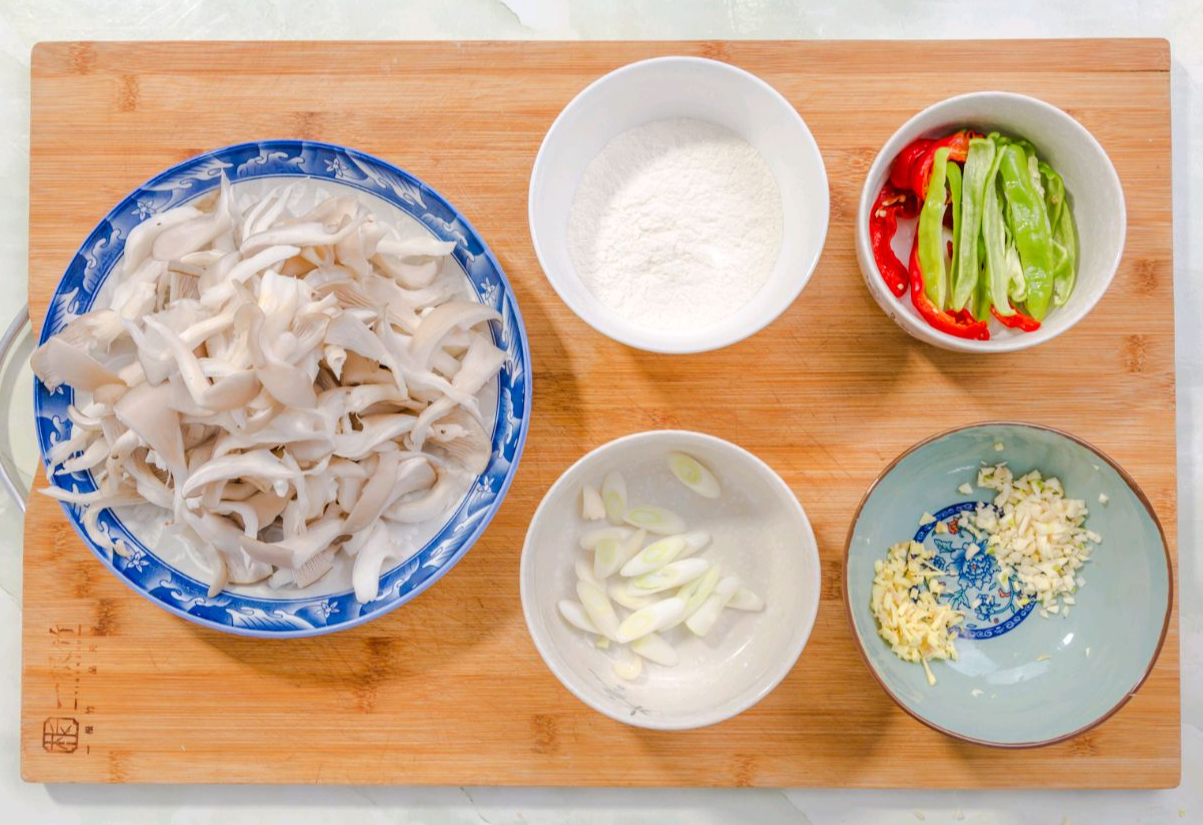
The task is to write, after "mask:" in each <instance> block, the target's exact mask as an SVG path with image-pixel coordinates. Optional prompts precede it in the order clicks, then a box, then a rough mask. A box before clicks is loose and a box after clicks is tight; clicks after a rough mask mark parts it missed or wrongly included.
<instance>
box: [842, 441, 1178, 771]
mask: <svg viewBox="0 0 1203 825" xmlns="http://www.w3.org/2000/svg"><path fill="white" fill-rule="evenodd" d="M984 427H1019V428H1026V429H1030V430H1042V431H1044V432H1048V433H1052V434H1053V435H1058V436H1061V437H1062V438H1066V439H1068V440H1070V441H1073V442H1075V443H1077V444H1078V445H1080V446H1082V447H1085V448H1086V449H1087V450H1090V451H1091V452H1092V453H1094V454H1095V455H1097V456H1098V457H1099V458H1100V459H1102V460H1103V461H1105V462H1106V463H1107V464H1109V465H1110V466H1111V468H1112V469H1113V470H1115V472H1116V473H1117V474H1118V475H1119V477H1120V478H1121V479H1123V481H1124V483H1125V484H1127V485H1128V489H1130V490H1131V491H1132V492H1133V493H1134V494H1135V495H1136V498H1137V499H1138V500H1139V501H1140V503H1141V504H1142V505H1143V506H1144V508H1145V511H1146V512H1148V514H1149V517H1150V518H1151V519H1153V524H1154V525H1155V526H1156V527H1157V534H1158V535H1159V536H1161V550H1162V553H1163V554H1164V557H1165V571H1166V582H1167V583H1168V584H1167V588H1166V599H1165V618H1164V619H1163V620H1162V623H1161V634H1160V636H1158V638H1157V646H1156V647H1155V648H1154V649H1153V655H1152V656H1150V657H1149V663H1148V665H1146V666H1145V670H1144V673H1143V674H1142V675H1141V677H1140V678H1139V679H1137V680H1136V683H1135V684H1134V685H1132V687H1131V688H1129V689H1128V690H1127V691H1125V692H1124V695H1123V696H1122V697H1120V700H1119V702H1117V703H1116V704H1115V705H1114V706H1112V707H1111V709H1110V710H1108V711H1107V712H1106V713H1103V714H1101V715H1100V716H1099V717H1098V718H1097V719H1095V720H1094V721H1093V722H1090V723H1089V724H1086V725H1083V726H1082V727H1080V728H1077V729H1076V730H1072V731H1069V732H1068V733H1063V734H1060V735H1058V736H1055V737H1052V738H1050V739H1040V740H1036V741H1032V742H996V741H993V740H990V739H978V738H975V737H973V736H968V735H966V734H963V733H959V732H958V731H955V730H951V729H950V728H946V727H943V726H941V725H938V724H936V723H935V722H933V721H931V720H930V719H927V718H925V717H923V716H921V715H920V714H919V713H917V712H916V711H914V710H913V709H912V708H911V707H909V706H908V705H907V704H906V703H905V702H903V701H902V699H901V697H899V696H898V695H897V694H896V693H895V692H894V691H892V690H890V687H889V685H887V684H886V683H885V680H884V679H882V678H881V675H880V674H879V673H878V672H877V668H875V667H873V662H872V660H871V659H870V658H869V653H868V651H867V650H865V643H864V640H863V639H862V638H861V635H860V633H859V632H858V630H857V626H856V618H855V616H854V615H853V613H852V594H851V591H850V587H851V585H850V584H849V581H848V563H849V560H850V559H851V557H852V538H853V536H854V535H855V534H856V525H857V523H858V522H859V521H860V517H861V513H863V512H864V509H865V504H867V503H868V501H869V497H870V496H872V495H873V491H874V490H876V489H877V487H878V485H879V484H880V483H881V482H882V480H883V479H884V478H885V477H886V476H887V475H889V474H890V473H891V472H893V471H894V468H895V467H897V466H898V465H899V464H900V463H901V462H902V461H903V459H905V458H906V457H907V456H909V455H911V454H912V453H914V452H917V451H918V450H920V449H922V448H924V447H926V446H927V445H928V444H931V443H933V442H935V441H939V440H941V439H943V438H946V437H948V436H950V435H955V434H957V433H960V432H964V431H965V430H975V429H979V428H984ZM843 579H844V584H843V596H844V615H845V616H846V617H847V619H848V629H849V630H850V631H851V633H852V638H853V639H854V640H855V641H856V652H857V653H858V654H860V657H861V660H862V661H863V662H864V663H865V667H866V668H867V669H868V671H869V673H870V674H871V675H872V676H873V679H874V680H875V681H876V682H877V684H878V685H879V686H880V687H881V689H882V690H884V691H885V693H886V695H887V696H889V697H890V699H891V700H892V701H893V702H894V704H896V705H897V706H898V707H900V708H902V710H903V711H905V712H906V714H907V715H908V716H910V717H911V718H912V719H914V720H916V721H917V722H921V723H922V724H924V725H926V726H927V727H929V728H931V729H932V730H935V731H938V732H940V733H942V734H944V735H945V736H949V737H951V738H953V739H959V740H961V741H962V742H968V743H970V744H973V745H983V746H985V747H988V748H999V749H1001V750H1024V749H1027V748H1042V747H1045V746H1047V745H1055V744H1057V743H1059V742H1065V741H1067V740H1069V739H1073V738H1074V737H1076V736H1081V735H1082V734H1083V733H1086V732H1087V731H1089V730H1092V729H1094V728H1096V727H1098V726H1099V725H1101V724H1103V723H1104V722H1106V721H1107V720H1108V719H1110V718H1111V717H1112V716H1114V715H1115V714H1117V713H1119V711H1120V709H1121V708H1123V706H1124V705H1126V704H1128V702H1129V701H1130V700H1131V699H1132V697H1133V696H1135V695H1136V692H1137V691H1138V690H1140V689H1141V687H1142V686H1143V685H1144V683H1145V682H1146V681H1148V678H1149V676H1151V675H1152V673H1153V668H1154V667H1156V666H1157V660H1158V659H1159V658H1161V649H1162V647H1163V646H1164V645H1165V639H1166V636H1167V635H1168V634H1169V630H1170V620H1171V618H1172V617H1173V612H1174V563H1173V559H1172V557H1171V556H1170V545H1169V541H1168V540H1167V539H1166V536H1165V528H1164V527H1162V525H1161V519H1160V518H1158V516H1157V510H1156V509H1155V508H1154V507H1153V503H1152V502H1151V501H1150V500H1149V497H1148V496H1147V495H1145V491H1144V490H1143V489H1142V488H1141V486H1140V485H1139V484H1138V483H1137V482H1136V479H1134V478H1132V476H1131V475H1129V473H1128V471H1127V470H1125V469H1124V468H1123V467H1121V466H1120V464H1119V462H1117V461H1116V460H1115V459H1113V458H1112V457H1111V456H1109V455H1108V454H1107V453H1105V452H1103V451H1102V450H1100V449H1099V448H1098V447H1096V446H1095V445H1093V444H1091V443H1090V442H1089V441H1087V440H1086V439H1084V438H1080V437H1078V436H1076V435H1074V434H1073V433H1070V432H1066V431H1065V430H1062V429H1059V428H1057V427H1052V426H1049V425H1047V424H1034V423H1032V422H1030V421H1019V420H1005V419H991V420H988V421H977V422H974V423H972V424H964V425H962V426H959V427H951V428H949V429H946V430H941V431H940V432H938V433H936V434H934V435H930V436H928V437H927V438H924V439H923V440H921V441H918V442H916V443H915V444H912V445H911V446H910V447H907V448H906V449H905V450H903V451H902V452H901V453H899V454H898V455H897V456H895V457H894V459H893V460H892V461H890V463H889V464H887V465H886V466H885V467H884V468H882V470H881V472H879V473H878V474H877V477H876V478H874V479H873V483H872V484H870V485H869V487H868V489H866V490H865V494H864V495H863V496H861V500H860V503H858V504H857V505H856V511H855V512H854V514H853V516H852V521H851V522H850V523H849V525H848V536H847V538H846V539H845V541H844V570H843Z"/></svg>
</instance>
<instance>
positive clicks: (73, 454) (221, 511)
mask: <svg viewBox="0 0 1203 825" xmlns="http://www.w3.org/2000/svg"><path fill="white" fill-rule="evenodd" d="M296 194H297V193H296V190H295V188H294V187H293V186H285V187H281V188H279V189H276V190H274V191H272V192H270V193H268V194H267V195H266V196H265V197H262V198H259V199H255V200H253V201H251V202H243V203H242V204H241V206H240V205H238V203H237V202H236V199H235V198H234V197H233V194H232V191H231V187H230V185H229V182H228V181H226V180H225V179H224V178H223V179H222V182H221V186H220V188H219V189H218V190H217V191H216V193H214V194H212V195H209V196H207V197H206V198H205V199H203V200H202V201H201V202H198V203H196V204H193V205H188V206H181V207H179V208H176V209H173V210H170V211H168V212H164V213H163V214H160V215H157V216H155V217H153V218H151V219H149V220H147V221H146V222H144V223H142V224H141V225H139V226H138V227H137V228H136V229H134V230H133V231H132V232H131V233H130V237H129V238H128V240H127V241H126V245H125V255H124V258H123V260H122V262H121V265H120V269H119V270H118V271H116V272H115V273H114V274H113V276H112V277H113V278H114V279H115V284H114V287H113V290H112V299H111V301H110V302H109V305H108V306H107V307H105V308H103V309H96V310H93V311H91V312H88V313H87V314H85V315H80V316H78V317H76V318H74V319H72V320H71V321H70V322H69V323H68V324H67V326H66V327H65V328H64V329H63V330H62V331H61V332H60V333H59V334H57V335H56V336H55V337H53V338H51V339H49V340H48V341H47V342H46V343H45V344H44V345H42V346H41V347H40V348H39V349H38V350H37V351H36V352H35V353H34V355H33V358H32V359H31V365H32V367H33V370H34V372H35V374H36V375H37V376H38V378H40V379H41V380H42V382H43V383H45V384H46V386H47V387H48V388H49V389H50V390H52V391H53V390H54V389H55V388H57V387H58V386H59V385H62V384H66V385H69V386H71V387H73V388H74V389H75V390H76V391H78V392H81V393H86V394H89V395H90V399H89V400H87V401H80V399H79V398H77V399H76V401H77V402H78V403H79V404H80V406H72V407H71V408H70V411H69V417H70V419H71V422H72V428H73V429H72V434H71V436H70V438H68V439H66V440H64V441H62V442H60V443H58V444H55V445H54V446H53V448H52V449H51V450H50V452H49V456H48V458H49V461H50V463H51V464H52V465H53V466H54V467H56V468H61V469H63V470H66V471H67V472H80V471H91V473H92V474H93V477H94V478H95V480H96V483H97V488H98V489H97V490H96V491H94V492H86V493H85V492H77V491H75V490H67V489H61V488H58V487H50V488H48V489H46V490H43V491H42V492H44V493H46V494H48V495H50V496H52V497H54V498H57V499H59V500H60V501H64V502H69V503H72V504H76V505H79V506H80V507H81V508H82V509H83V511H84V516H83V521H84V523H85V525H91V526H92V527H94V526H95V524H96V519H97V516H98V514H99V511H100V510H102V509H104V508H106V507H112V506H122V505H129V504H138V503H150V504H152V505H154V506H156V507H159V508H161V509H163V510H165V511H167V512H168V513H169V522H170V523H171V524H172V525H173V526H174V527H175V528H176V529H177V530H178V531H179V532H181V533H182V534H183V535H184V536H185V537H186V538H187V539H189V540H190V541H191V543H192V544H193V546H195V547H197V548H199V549H200V551H201V553H202V555H203V556H204V557H205V558H206V559H207V560H208V563H209V566H210V567H211V568H212V571H213V577H212V581H211V587H210V595H215V594H216V593H218V592H220V591H221V590H222V589H223V588H224V587H225V586H226V585H227V584H229V583H235V584H249V583H254V582H259V581H264V580H266V581H267V582H268V584H269V585H270V586H273V587H285V586H297V587H306V586H308V585H310V584H312V583H313V582H315V581H317V580H318V579H320V578H321V577H322V576H324V575H325V574H326V573H327V572H329V571H330V569H331V568H332V566H333V561H334V558H335V556H336V554H337V553H339V552H345V553H347V554H349V555H350V556H352V557H353V558H354V561H353V568H352V582H353V584H354V588H355V595H356V598H357V599H358V600H359V601H361V602H368V601H371V600H372V599H374V598H376V596H377V592H378V588H379V579H380V575H381V571H382V570H385V569H387V567H386V565H387V563H388V562H389V561H400V560H403V559H404V558H407V557H408V556H410V555H412V553H413V552H414V551H415V550H416V549H417V548H415V547H408V546H399V545H398V543H396V542H395V541H394V540H393V538H392V537H391V536H390V532H389V529H387V528H388V525H389V524H390V523H398V524H407V523H409V524H412V523H415V522H420V521H423V520H425V519H429V518H433V517H435V516H438V515H440V514H441V513H442V512H444V510H445V509H446V507H447V506H448V505H449V504H451V503H452V499H453V497H454V496H455V490H454V485H453V484H452V483H451V480H450V478H449V476H450V475H451V473H452V471H453V470H454V469H455V468H456V467H462V468H463V469H464V470H467V471H468V472H469V473H471V474H478V473H480V472H482V471H483V470H484V468H485V467H486V466H487V464H488V461H489V455H490V438H489V435H488V433H487V432H486V430H485V426H484V424H485V422H484V420H483V419H482V414H481V410H480V408H479V403H478V395H479V394H480V392H481V391H482V389H483V388H484V387H485V386H486V385H487V384H488V383H489V381H490V380H491V379H492V378H493V377H494V376H495V375H496V374H497V372H498V370H499V369H500V368H501V364H502V362H503V360H504V353H502V352H501V351H500V350H499V349H498V348H497V347H495V346H494V345H493V343H492V341H491V339H490V337H489V335H488V333H487V330H486V327H485V325H486V324H487V323H488V322H489V321H495V320H500V317H499V316H498V314H497V313H496V312H495V311H494V310H493V309H492V308H490V307H488V306H485V305H483V304H480V303H477V302H475V301H472V300H468V299H465V298H463V297H460V296H461V293H462V283H460V281H461V279H460V278H459V276H458V274H448V275H443V274H440V272H441V259H442V258H444V257H445V256H446V255H448V254H450V253H451V251H452V250H453V249H454V247H455V244H454V243H452V242H444V241H438V240H435V239H434V238H428V237H420V238H402V237H401V236H400V234H399V233H398V232H397V230H396V229H395V228H393V227H391V226H387V225H385V224H384V223H382V222H381V221H379V220H378V219H377V217H376V215H374V214H373V213H371V212H370V211H369V210H368V209H367V208H366V207H364V206H363V205H362V204H361V203H360V202H359V200H358V199H357V198H355V197H354V196H350V195H340V196H330V197H325V198H324V199H322V200H321V201H320V202H319V203H317V205H316V206H314V207H313V208H312V209H310V210H309V211H308V212H306V213H304V214H299V215H298V214H294V212H293V209H292V207H291V204H292V203H294V202H295V201H296ZM90 532H91V533H92V535H93V537H94V538H95V540H96V541H97V542H99V543H100V544H102V545H103V546H106V547H107V548H108V549H109V550H110V552H117V553H123V552H126V551H125V548H123V547H122V546H120V545H118V546H114V543H113V542H112V541H111V540H110V539H109V538H108V537H107V536H106V535H105V534H104V533H103V532H102V531H98V530H95V529H92V530H91V531H90Z"/></svg>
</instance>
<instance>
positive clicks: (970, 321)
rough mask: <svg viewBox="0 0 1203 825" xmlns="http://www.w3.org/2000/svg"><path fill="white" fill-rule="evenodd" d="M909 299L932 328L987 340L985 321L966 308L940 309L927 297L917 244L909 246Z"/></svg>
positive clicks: (959, 335)
mask: <svg viewBox="0 0 1203 825" xmlns="http://www.w3.org/2000/svg"><path fill="white" fill-rule="evenodd" d="M911 301H912V302H913V303H914V304H915V309H917V310H919V314H920V315H922V316H923V320H925V321H927V323H928V324H930V325H931V326H932V327H933V328H935V329H938V330H939V331H940V332H945V333H947V334H949V335H955V336H956V337H957V338H969V339H971V340H975V341H989V340H990V329H989V328H988V327H987V326H986V322H985V321H979V320H977V319H976V318H974V317H973V314H972V313H971V312H969V310H967V309H962V310H960V311H958V312H956V313H953V314H950V313H947V312H944V311H943V310H941V309H937V308H936V305H935V304H933V303H932V302H931V299H930V298H928V297H927V293H926V292H924V290H923V272H922V271H921V270H920V269H919V244H915V245H914V246H913V247H911Z"/></svg>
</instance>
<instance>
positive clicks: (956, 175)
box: [947, 160, 965, 310]
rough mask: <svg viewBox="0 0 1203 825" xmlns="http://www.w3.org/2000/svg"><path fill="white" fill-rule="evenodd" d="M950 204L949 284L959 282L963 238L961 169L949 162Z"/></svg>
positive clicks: (953, 162)
mask: <svg viewBox="0 0 1203 825" xmlns="http://www.w3.org/2000/svg"><path fill="white" fill-rule="evenodd" d="M947 176H948V202H949V204H951V205H952V254H951V255H950V256H949V258H950V261H951V262H950V264H949V270H948V283H949V284H950V285H951V284H955V283H956V282H957V258H958V254H959V252H958V244H959V243H960V240H959V239H960V237H961V189H962V186H961V181H962V176H961V167H960V164H958V163H957V162H956V161H951V160H950V161H948V170H947ZM964 308H965V305H964V304H961V306H959V307H953V309H954V310H957V309H964Z"/></svg>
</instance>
